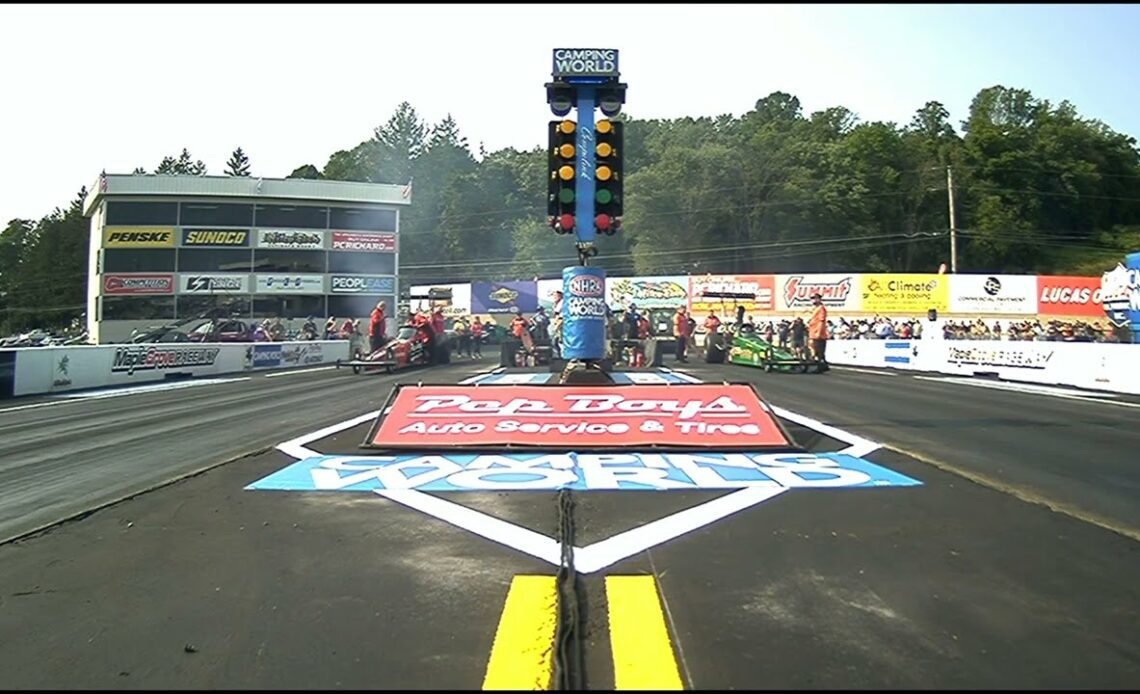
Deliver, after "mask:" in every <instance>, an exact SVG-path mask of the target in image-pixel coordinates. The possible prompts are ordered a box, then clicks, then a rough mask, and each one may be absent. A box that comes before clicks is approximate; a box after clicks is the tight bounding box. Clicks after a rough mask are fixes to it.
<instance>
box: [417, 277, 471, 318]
mask: <svg viewBox="0 0 1140 694" xmlns="http://www.w3.org/2000/svg"><path fill="white" fill-rule="evenodd" d="M433 290H434V291H436V292H437V293H442V291H449V292H451V298H450V299H433V300H429V299H412V301H411V306H410V309H411V310H412V311H431V310H434V309H435V308H437V307H439V308H442V309H443V317H444V318H455V317H456V316H466V315H469V314H470V313H471V312H472V311H471V285H470V284H467V283H466V282H464V283H463V284H417V285H415V286H413V287H412V289H411V293H412V296H427V295H428V294H430V293H431V292H432V291H433ZM441 290H442V291H441Z"/></svg>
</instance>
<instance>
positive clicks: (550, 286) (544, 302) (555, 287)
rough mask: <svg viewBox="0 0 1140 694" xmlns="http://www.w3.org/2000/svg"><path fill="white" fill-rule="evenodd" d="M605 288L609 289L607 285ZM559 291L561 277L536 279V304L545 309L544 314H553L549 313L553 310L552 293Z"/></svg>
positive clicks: (553, 296)
mask: <svg viewBox="0 0 1140 694" xmlns="http://www.w3.org/2000/svg"><path fill="white" fill-rule="evenodd" d="M606 289H609V287H608V286H607V287H606ZM560 291H562V279H561V278H559V279H552V280H539V281H538V305H539V306H541V307H542V308H544V309H546V315H548V316H551V315H554V314H553V313H551V311H553V310H554V298H555V294H554V293H555V292H560Z"/></svg>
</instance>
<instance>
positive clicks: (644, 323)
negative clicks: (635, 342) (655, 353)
mask: <svg viewBox="0 0 1140 694" xmlns="http://www.w3.org/2000/svg"><path fill="white" fill-rule="evenodd" d="M637 339H639V340H648V339H649V319H648V318H646V317H645V314H644V313H643V314H641V315H640V316H638V317H637Z"/></svg>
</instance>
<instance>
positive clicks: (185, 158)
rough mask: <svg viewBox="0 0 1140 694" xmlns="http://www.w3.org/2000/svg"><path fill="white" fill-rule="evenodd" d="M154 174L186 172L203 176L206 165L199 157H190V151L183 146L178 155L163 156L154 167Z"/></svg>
mask: <svg viewBox="0 0 1140 694" xmlns="http://www.w3.org/2000/svg"><path fill="white" fill-rule="evenodd" d="M154 172H155V173H156V174H188V175H191V176H205V175H206V165H205V164H204V163H202V160H201V159H197V160H195V159H191V157H190V152H189V151H188V150H187V149H186V148H185V147H183V148H182V153H181V154H179V155H178V157H170V156H167V157H163V158H162V161H161V162H159V164H158V166H157V167H156V168H155V170H154Z"/></svg>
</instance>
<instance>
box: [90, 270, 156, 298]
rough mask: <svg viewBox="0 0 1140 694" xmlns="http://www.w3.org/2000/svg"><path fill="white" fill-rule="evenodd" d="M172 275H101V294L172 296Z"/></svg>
mask: <svg viewBox="0 0 1140 694" xmlns="http://www.w3.org/2000/svg"><path fill="white" fill-rule="evenodd" d="M173 293H174V275H172V274H161V275H103V294H104V295H107V296H129V295H138V294H173Z"/></svg>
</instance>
